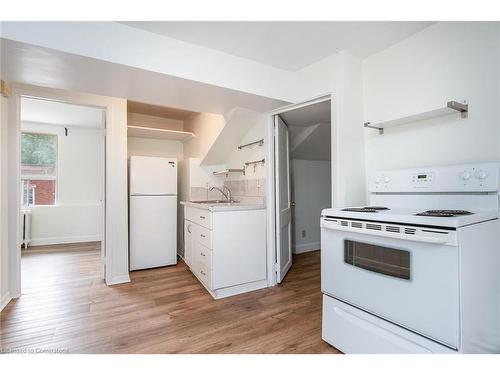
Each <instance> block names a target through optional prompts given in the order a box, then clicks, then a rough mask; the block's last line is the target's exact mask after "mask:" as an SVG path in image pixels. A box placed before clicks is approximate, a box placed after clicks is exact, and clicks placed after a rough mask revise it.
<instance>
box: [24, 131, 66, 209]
mask: <svg viewBox="0 0 500 375" xmlns="http://www.w3.org/2000/svg"><path fill="white" fill-rule="evenodd" d="M56 179H57V135H54V134H39V133H27V132H23V133H22V134H21V197H22V205H23V206H30V205H40V206H42V205H53V204H55V203H56Z"/></svg>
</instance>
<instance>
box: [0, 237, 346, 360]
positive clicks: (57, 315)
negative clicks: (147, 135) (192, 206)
mask: <svg viewBox="0 0 500 375" xmlns="http://www.w3.org/2000/svg"><path fill="white" fill-rule="evenodd" d="M73 246H75V245H73ZM99 257H100V250H99V245H95V244H94V245H93V247H92V246H91V248H89V246H88V245H81V247H80V248H78V246H77V247H73V248H71V249H70V250H69V251H63V252H61V251H58V252H51V251H50V248H45V249H44V251H41V252H38V251H37V252H31V253H28V254H27V255H24V256H23V260H22V272H23V295H22V297H21V298H19V299H18V300H14V301H12V302H11V303H10V304H9V305H8V306H7V307H6V308H5V309H4V311H2V313H1V349H2V350H3V351H5V350H9V349H13V348H23V347H29V348H32V349H36V348H42V349H60V350H62V351H64V352H69V353H339V352H338V351H337V350H336V349H334V348H332V347H331V346H329V345H328V344H326V343H325V342H323V341H322V340H321V291H320V253H319V251H315V252H311V253H305V254H301V255H297V256H295V259H294V265H293V267H292V269H291V271H290V272H289V274H288V275H287V277H286V279H285V281H284V282H283V283H282V284H281V285H280V286H278V287H274V288H267V289H262V290H259V291H255V292H251V293H245V294H242V295H239V296H234V297H229V298H225V299H222V300H218V301H215V300H213V299H212V297H210V295H209V294H208V293H207V292H206V291H205V289H204V288H203V287H202V286H201V284H200V283H199V282H198V281H197V280H196V279H195V277H194V276H193V275H192V274H191V273H190V272H189V271H188V270H187V269H186V266H185V265H184V263H182V262H180V263H179V264H178V265H177V266H173V267H166V268H158V269H150V270H145V271H137V272H133V273H131V278H132V283H130V284H122V285H117V286H112V287H107V286H106V285H105V284H104V283H103V282H102V280H101V279H100V272H99Z"/></svg>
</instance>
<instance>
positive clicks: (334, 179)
mask: <svg viewBox="0 0 500 375" xmlns="http://www.w3.org/2000/svg"><path fill="white" fill-rule="evenodd" d="M328 100H330V104H331V111H330V113H331V114H330V116H331V121H330V124H331V137H332V142H331V164H332V173H331V186H332V199H331V202H332V206H333V207H335V206H340V205H341V202H340V196H339V194H337V193H336V192H337V191H338V189H337V186H338V173H339V170H340V168H339V166H338V165H337V163H338V160H339V158H338V157H337V155H338V145H337V144H336V140H338V139H339V137H338V125H337V113H338V111H337V101H336V98H335V95H334V94H333V93H328V94H325V95H321V96H318V97H314V98H312V99H310V100H307V101H304V102H300V103H296V104H290V105H287V106H284V107H281V108H278V109H276V110H274V111H272V112H269V113H268V122H267V131H266V139H267V147H266V164H267V165H268V166H269V168H267V175H266V192H267V193H266V215H267V222H268V225H267V248H268V252H267V256H268V267H267V279H268V285H269V286H274V285H277V284H278V281H277V277H276V268H275V267H276V263H277V259H276V249H277V248H276V246H277V242H276V194H275V189H276V183H275V181H276V171H275V168H276V157H275V152H276V150H275V147H274V131H275V130H274V126H275V125H274V116H275V115H279V114H281V113H285V112H289V111H292V110H294V109H298V108H302V107H307V106H309V105H312V104H316V103H321V102H325V101H328ZM268 161H269V162H268Z"/></svg>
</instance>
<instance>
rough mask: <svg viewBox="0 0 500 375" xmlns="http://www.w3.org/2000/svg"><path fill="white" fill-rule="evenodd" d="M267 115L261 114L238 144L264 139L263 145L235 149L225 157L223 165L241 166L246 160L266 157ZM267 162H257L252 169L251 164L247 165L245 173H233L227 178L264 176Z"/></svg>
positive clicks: (244, 178) (247, 178) (250, 178)
mask: <svg viewBox="0 0 500 375" xmlns="http://www.w3.org/2000/svg"><path fill="white" fill-rule="evenodd" d="M267 125H268V123H267V117H266V116H262V117H261V118H260V119H259V121H257V123H256V124H255V125H254V126H253V127H252V128H251V129H250V130H249V131H248V133H247V134H246V135H245V136H244V137H243V138H242V139H240V140H238V144H239V145H244V144H248V143H251V142H255V141H258V140H260V139H264V145H262V146H258V145H253V146H250V147H246V148H243V149H241V150H239V149H237V148H236V149H235V150H234V151H233V152H232V153H231V154H230V155H229V157H228V158H227V160H226V162H225V165H226V167H227V168H243V167H244V165H245V163H246V162H250V161H256V160H261V159H264V158H265V157H266V142H268V141H269V140H268V139H266V127H267ZM266 166H267V164H264V165H262V164H258V165H257V166H256V168H255V170H254V167H253V166H248V167H246V169H245V175H242V174H234V175H231V176H229V177H228V180H253V179H262V178H266Z"/></svg>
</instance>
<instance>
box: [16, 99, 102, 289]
mask: <svg viewBox="0 0 500 375" xmlns="http://www.w3.org/2000/svg"><path fill="white" fill-rule="evenodd" d="M19 108H20V112H19V113H20V117H19V119H20V154H19V161H20V181H19V186H20V193H19V197H20V202H19V207H20V223H19V225H20V227H19V229H20V230H19V235H20V242H21V247H22V250H21V278H20V280H21V290H22V292H23V293H28V294H30V295H33V294H37V293H40V294H42V293H45V292H47V291H48V290H51V289H52V288H59V289H61V288H62V289H64V288H65V285H66V286H68V287H70V286H71V285H72V284H74V283H81V282H90V283H91V284H95V283H96V282H99V283H103V282H104V279H105V267H104V259H105V257H104V255H105V247H104V236H105V199H104V198H105V110H104V109H102V108H98V107H92V106H84V105H76V104H69V103H64V102H60V101H55V100H50V99H46V98H40V97H28V96H21V97H20V104H19Z"/></svg>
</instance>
